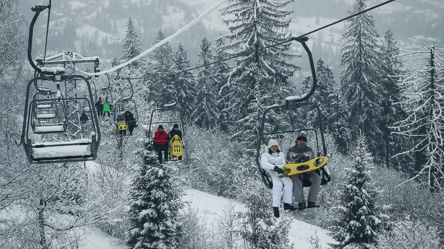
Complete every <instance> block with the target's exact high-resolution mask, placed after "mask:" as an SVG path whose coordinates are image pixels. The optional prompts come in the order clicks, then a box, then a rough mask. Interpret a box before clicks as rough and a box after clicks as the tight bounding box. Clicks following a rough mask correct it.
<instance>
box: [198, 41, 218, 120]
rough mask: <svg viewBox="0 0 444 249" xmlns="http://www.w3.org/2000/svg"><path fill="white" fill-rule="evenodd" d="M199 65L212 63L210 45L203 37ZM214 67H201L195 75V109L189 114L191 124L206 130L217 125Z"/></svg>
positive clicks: (216, 90)
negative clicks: (193, 123)
mask: <svg viewBox="0 0 444 249" xmlns="http://www.w3.org/2000/svg"><path fill="white" fill-rule="evenodd" d="M200 49H201V51H200V54H199V64H200V65H207V64H210V63H212V62H213V61H214V55H213V53H212V51H211V43H210V42H209V41H208V40H207V39H206V38H205V37H204V38H203V39H202V43H201V46H200ZM215 71H216V68H215V65H214V64H212V65H208V66H204V67H202V69H201V70H200V72H199V73H198V75H197V86H196V91H197V93H196V99H195V102H194V106H195V109H194V111H193V113H192V114H191V118H192V120H193V122H195V123H197V124H198V125H199V126H200V127H206V128H207V129H210V128H216V127H217V126H218V123H219V108H218V106H217V102H216V101H217V94H218V89H217V78H216V77H217V75H216V74H215Z"/></svg>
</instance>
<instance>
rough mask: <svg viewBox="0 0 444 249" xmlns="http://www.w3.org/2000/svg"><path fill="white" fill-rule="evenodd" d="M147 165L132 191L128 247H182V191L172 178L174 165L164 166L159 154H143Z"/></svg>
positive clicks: (145, 152) (141, 168)
mask: <svg viewBox="0 0 444 249" xmlns="http://www.w3.org/2000/svg"><path fill="white" fill-rule="evenodd" d="M141 153H142V158H143V163H141V164H140V168H139V172H138V175H137V176H136V177H135V179H134V182H133V186H132V189H131V198H132V201H131V203H130V211H129V212H130V216H131V218H130V221H131V225H132V226H131V229H130V231H129V236H128V241H127V245H128V246H129V247H130V248H131V249H136V248H138V249H139V248H140V249H148V248H152V249H169V248H180V247H179V245H178V244H177V240H178V238H179V236H180V234H181V227H180V221H179V220H178V218H179V210H180V209H181V208H182V207H183V203H182V201H181V196H182V192H181V190H180V188H178V186H177V185H176V183H175V181H174V179H172V177H171V176H172V175H173V174H174V172H175V171H176V168H174V166H170V165H168V164H160V163H159V162H158V160H157V156H156V155H155V153H153V152H150V151H147V150H144V151H142V152H141Z"/></svg>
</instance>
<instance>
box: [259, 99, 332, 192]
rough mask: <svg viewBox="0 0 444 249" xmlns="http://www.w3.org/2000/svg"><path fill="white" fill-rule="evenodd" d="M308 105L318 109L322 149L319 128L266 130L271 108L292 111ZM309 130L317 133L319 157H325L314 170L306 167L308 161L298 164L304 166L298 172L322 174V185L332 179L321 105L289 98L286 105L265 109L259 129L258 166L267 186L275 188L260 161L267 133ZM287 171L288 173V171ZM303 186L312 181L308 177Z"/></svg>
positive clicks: (307, 185) (309, 184)
mask: <svg viewBox="0 0 444 249" xmlns="http://www.w3.org/2000/svg"><path fill="white" fill-rule="evenodd" d="M307 105H313V106H315V108H316V109H317V110H318V123H319V131H320V140H321V144H322V151H321V150H320V146H319V138H318V135H317V130H316V129H314V128H311V129H299V130H289V131H276V132H265V131H264V126H265V120H268V119H269V118H267V113H269V112H270V111H271V110H275V109H287V111H291V110H295V109H296V108H299V107H301V106H307ZM309 130H312V131H314V132H315V134H316V135H315V137H316V144H317V145H316V148H317V156H318V158H319V157H321V158H323V161H322V166H321V165H319V167H318V168H316V169H315V170H314V168H312V167H309V168H306V166H307V163H306V164H304V165H298V166H304V168H298V169H296V170H297V171H299V172H298V173H299V174H300V173H306V172H309V171H315V172H317V173H318V174H319V175H320V177H321V179H322V182H321V185H326V184H327V183H328V182H329V181H330V179H331V177H330V172H329V170H328V168H327V167H326V163H327V160H328V158H327V157H326V156H327V147H326V146H325V139H324V130H323V127H322V112H321V110H320V109H319V106H317V105H316V104H315V103H310V102H304V103H300V102H299V103H296V102H293V101H292V100H291V99H287V100H286V104H285V105H273V106H271V107H269V108H267V109H266V110H265V111H264V113H263V116H262V121H261V128H260V130H259V135H258V140H257V149H256V164H257V166H258V169H259V173H260V175H261V178H262V181H263V182H264V184H265V186H267V187H268V188H270V189H271V188H273V182H272V180H271V177H270V175H269V174H268V172H267V171H265V170H264V169H263V168H262V166H261V163H260V157H261V146H262V144H265V142H266V141H264V138H265V136H266V135H271V136H272V135H277V134H279V135H282V134H285V133H295V132H301V131H309ZM315 163H317V162H313V164H315ZM319 163H321V162H319ZM286 166H287V167H291V165H289V164H286ZM286 166H284V169H285V168H286ZM316 166H317V164H316V165H315V167H316ZM286 173H287V174H288V171H287V172H286ZM284 174H285V173H284ZM304 179H305V178H304ZM303 186H304V187H309V186H311V182H310V181H309V180H308V179H305V180H304V181H303Z"/></svg>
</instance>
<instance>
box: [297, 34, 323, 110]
mask: <svg viewBox="0 0 444 249" xmlns="http://www.w3.org/2000/svg"><path fill="white" fill-rule="evenodd" d="M290 40H292V41H298V42H299V43H301V44H302V46H303V47H304V49H305V52H306V53H307V55H308V59H309V61H310V70H311V76H312V77H313V84H312V86H311V90H310V92H309V93H308V94H307V95H305V96H304V97H302V98H300V99H294V100H293V101H295V102H302V101H305V100H307V99H308V98H310V96H311V95H313V93H314V91H315V90H316V84H317V82H318V79H317V77H316V70H315V66H314V60H313V55H312V54H311V51H310V49H309V48H308V46H307V44H306V43H305V42H307V41H308V37H306V36H299V37H292V38H291V39H290Z"/></svg>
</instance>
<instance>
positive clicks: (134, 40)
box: [120, 17, 142, 68]
mask: <svg viewBox="0 0 444 249" xmlns="http://www.w3.org/2000/svg"><path fill="white" fill-rule="evenodd" d="M126 27H127V29H126V36H125V39H124V40H123V44H122V48H123V51H122V56H121V57H120V59H121V60H123V61H128V60H131V59H132V58H134V57H136V56H138V55H139V54H140V53H141V52H142V49H141V48H140V47H141V46H142V42H141V41H140V40H139V39H138V36H137V33H136V31H135V30H134V25H133V21H132V19H131V17H129V18H128V23H127V24H126ZM130 66H131V67H136V68H137V67H139V66H140V60H138V61H134V62H132V63H131V64H130Z"/></svg>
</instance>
